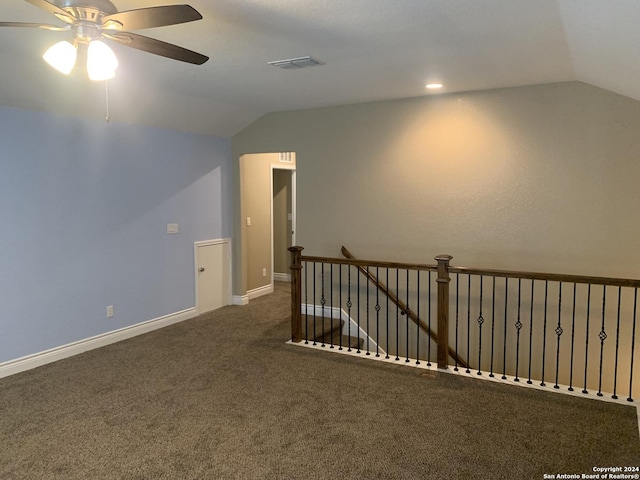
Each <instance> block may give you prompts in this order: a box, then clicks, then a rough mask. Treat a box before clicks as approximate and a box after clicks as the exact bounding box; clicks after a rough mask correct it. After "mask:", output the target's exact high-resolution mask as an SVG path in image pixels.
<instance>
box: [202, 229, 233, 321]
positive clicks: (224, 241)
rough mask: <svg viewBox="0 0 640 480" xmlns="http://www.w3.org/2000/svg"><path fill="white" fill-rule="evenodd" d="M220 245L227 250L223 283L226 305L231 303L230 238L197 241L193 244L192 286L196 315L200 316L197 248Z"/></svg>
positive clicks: (231, 254) (231, 264)
mask: <svg viewBox="0 0 640 480" xmlns="http://www.w3.org/2000/svg"><path fill="white" fill-rule="evenodd" d="M220 244H224V245H225V246H226V248H227V249H228V250H227V258H226V261H227V262H228V265H227V267H228V272H229V275H228V278H226V279H225V281H226V282H227V293H226V295H225V298H226V305H231V303H232V298H233V296H232V292H233V268H232V267H233V263H232V259H233V251H232V249H233V244H232V242H231V239H230V238H217V239H213V240H202V241H198V242H194V243H193V275H194V279H195V281H194V286H195V292H194V304H195V309H196V315H200V299H199V298H198V297H199V294H198V290H199V281H200V276H199V275H198V248H199V247H207V246H209V245H220Z"/></svg>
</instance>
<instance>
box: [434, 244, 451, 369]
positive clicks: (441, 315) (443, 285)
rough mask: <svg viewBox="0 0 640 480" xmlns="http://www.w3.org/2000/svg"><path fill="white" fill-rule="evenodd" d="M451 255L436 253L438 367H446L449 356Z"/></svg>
mask: <svg viewBox="0 0 640 480" xmlns="http://www.w3.org/2000/svg"><path fill="white" fill-rule="evenodd" d="M452 258H453V257H452V256H451V255H438V256H437V257H435V260H436V261H437V262H438V278H437V279H436V282H438V368H447V360H448V358H449V282H450V281H451V278H450V277H449V262H450V261H451V259H452Z"/></svg>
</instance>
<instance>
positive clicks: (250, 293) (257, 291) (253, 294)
mask: <svg viewBox="0 0 640 480" xmlns="http://www.w3.org/2000/svg"><path fill="white" fill-rule="evenodd" d="M270 293H273V283H270V284H269V285H265V286H263V287H258V288H254V289H253V290H247V295H246V296H247V298H248V299H249V300H253V299H254V298H258V297H261V296H263V295H268V294H270Z"/></svg>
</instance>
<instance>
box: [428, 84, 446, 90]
mask: <svg viewBox="0 0 640 480" xmlns="http://www.w3.org/2000/svg"><path fill="white" fill-rule="evenodd" d="M442 86H443V85H442V84H441V83H427V85H426V87H427V88H428V89H429V90H438V89H440V88H442Z"/></svg>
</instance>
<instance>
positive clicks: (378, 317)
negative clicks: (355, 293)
mask: <svg viewBox="0 0 640 480" xmlns="http://www.w3.org/2000/svg"><path fill="white" fill-rule="evenodd" d="M378 278H380V267H376V279H378ZM379 356H380V289H379V288H376V357H379Z"/></svg>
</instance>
